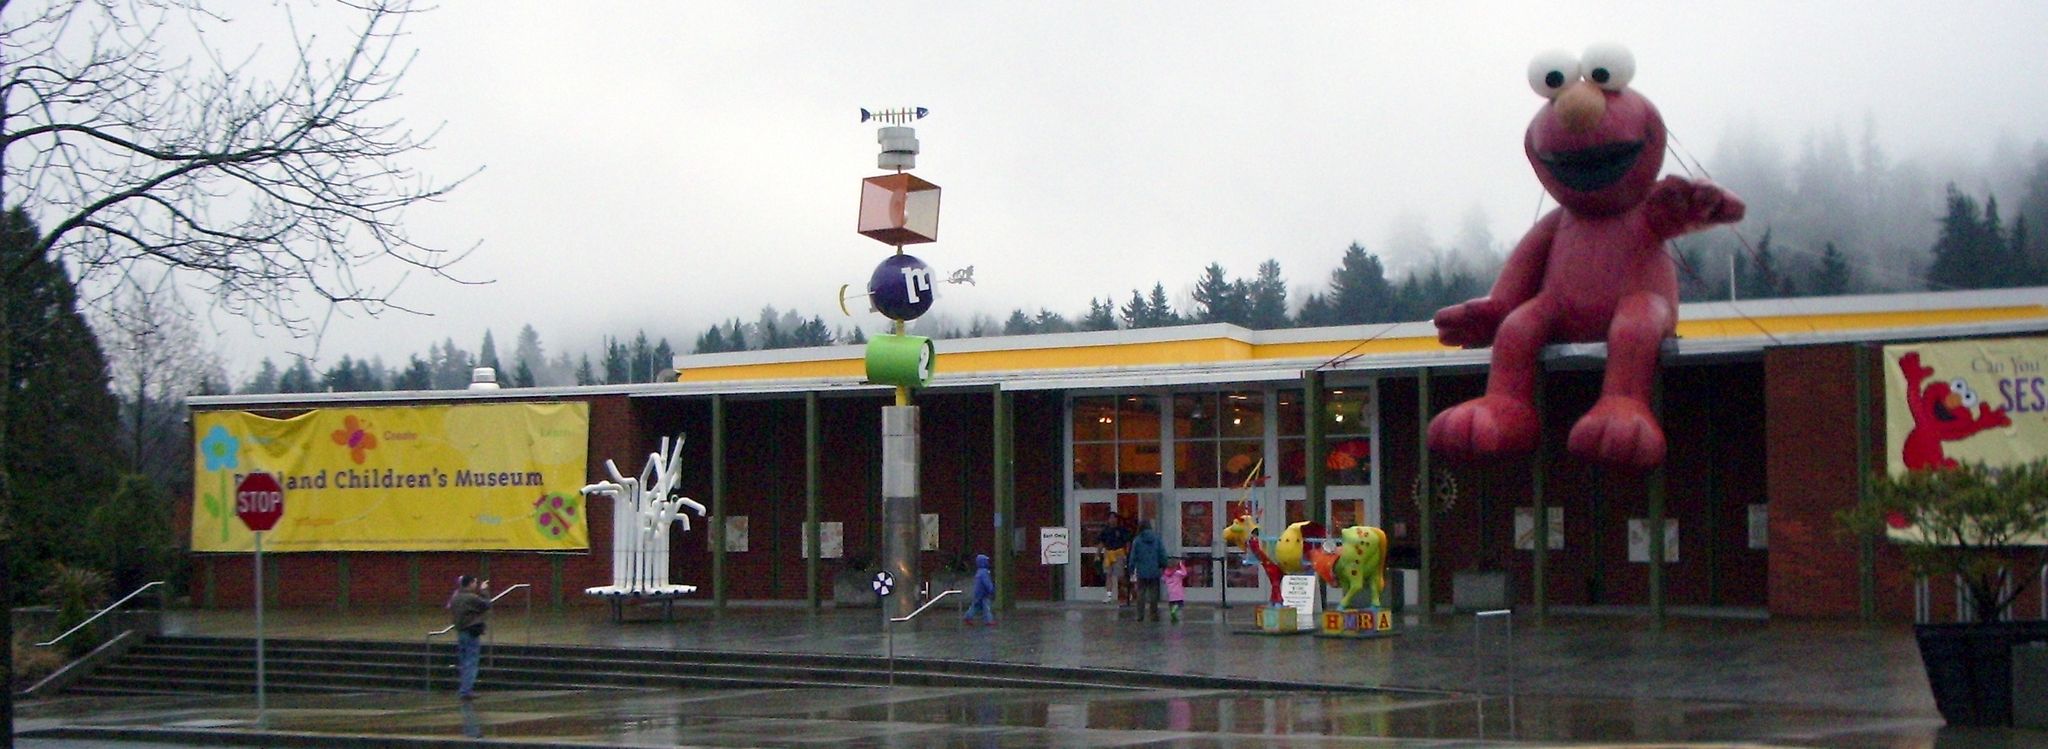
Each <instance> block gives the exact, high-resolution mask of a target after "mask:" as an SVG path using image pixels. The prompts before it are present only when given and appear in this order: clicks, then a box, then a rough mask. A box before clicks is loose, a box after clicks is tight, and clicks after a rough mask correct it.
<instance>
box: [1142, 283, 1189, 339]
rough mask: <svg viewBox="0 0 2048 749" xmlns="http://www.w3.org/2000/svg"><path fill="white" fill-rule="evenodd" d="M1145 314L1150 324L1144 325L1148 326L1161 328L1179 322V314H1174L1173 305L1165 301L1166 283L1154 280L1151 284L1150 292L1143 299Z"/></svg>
mask: <svg viewBox="0 0 2048 749" xmlns="http://www.w3.org/2000/svg"><path fill="white" fill-rule="evenodd" d="M1145 314H1146V316H1147V317H1146V319H1148V320H1150V321H1151V322H1150V324H1148V325H1146V326H1145V327H1148V328H1163V327H1167V326H1171V325H1179V324H1180V323H1181V319H1180V315H1178V314H1175V313H1174V311H1173V305H1171V304H1168V303H1167V302H1166V284H1164V283H1159V282H1154V283H1153V284H1152V294H1151V296H1149V297H1147V298H1146V299H1145Z"/></svg>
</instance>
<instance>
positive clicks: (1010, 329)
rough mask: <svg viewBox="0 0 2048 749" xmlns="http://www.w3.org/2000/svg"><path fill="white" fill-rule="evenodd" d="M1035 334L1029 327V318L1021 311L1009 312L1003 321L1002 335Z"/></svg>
mask: <svg viewBox="0 0 2048 749" xmlns="http://www.w3.org/2000/svg"><path fill="white" fill-rule="evenodd" d="M1035 332H1037V331H1036V330H1033V329H1032V327H1031V316H1030V315H1026V314H1024V310H1022V309H1013V310H1010V316H1009V318H1007V319H1005V320H1003V335H1031V334H1032V333H1035Z"/></svg>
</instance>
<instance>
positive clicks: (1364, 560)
mask: <svg viewBox="0 0 2048 749" xmlns="http://www.w3.org/2000/svg"><path fill="white" fill-rule="evenodd" d="M1342 538H1343V542H1342V545H1341V546H1340V547H1338V549H1337V563H1336V565H1335V571H1336V573H1337V584H1338V585H1339V586H1341V587H1342V588H1344V598H1343V600H1341V601H1339V602H1338V604H1337V607H1338V608H1340V609H1344V610H1347V611H1348V610H1350V609H1351V599H1352V598H1353V597H1356V596H1357V595H1358V593H1359V591H1362V590H1365V589H1366V586H1368V585H1370V586H1371V587H1372V605H1373V608H1379V607H1381V606H1383V605H1384V604H1383V603H1382V602H1381V601H1380V598H1381V595H1382V594H1383V593H1385V592H1386V589H1387V534H1386V531H1382V530H1380V529H1378V528H1374V527H1372V526H1369V525H1354V526H1351V527H1349V528H1345V529H1344V531H1343V534H1342Z"/></svg>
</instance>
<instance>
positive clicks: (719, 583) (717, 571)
mask: <svg viewBox="0 0 2048 749" xmlns="http://www.w3.org/2000/svg"><path fill="white" fill-rule="evenodd" d="M725 592H726V584H725V396H723V395H713V396H711V605H712V607H713V608H716V609H720V610H723V609H724V608H725Z"/></svg>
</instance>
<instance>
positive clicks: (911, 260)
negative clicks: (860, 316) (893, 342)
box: [868, 255, 932, 321]
mask: <svg viewBox="0 0 2048 749" xmlns="http://www.w3.org/2000/svg"><path fill="white" fill-rule="evenodd" d="M868 301H869V302H870V303H872V304H874V306H875V310H876V311H878V312H881V313H882V314H883V315H884V316H886V317H888V318H889V319H891V320H904V321H910V320H915V319H917V318H918V316H920V315H923V314H924V313H925V310H928V309H931V308H932V269H931V266H929V265H925V264H924V261H923V260H919V259H917V256H916V255H890V256H889V259H887V260H883V261H882V264H881V265H877V266H875V273H874V275H872V276H868Z"/></svg>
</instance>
